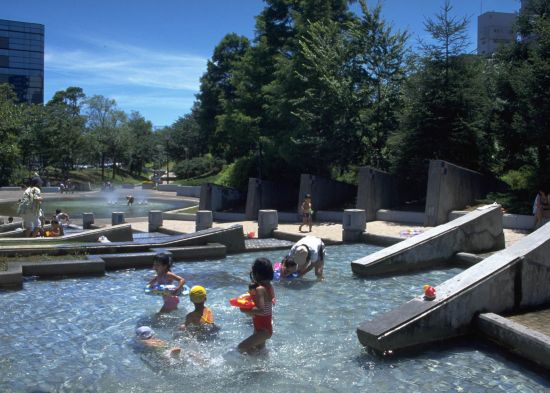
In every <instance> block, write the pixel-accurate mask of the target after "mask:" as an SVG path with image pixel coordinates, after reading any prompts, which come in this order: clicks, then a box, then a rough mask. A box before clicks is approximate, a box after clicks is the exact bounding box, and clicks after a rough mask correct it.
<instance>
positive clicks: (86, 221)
mask: <svg viewBox="0 0 550 393" xmlns="http://www.w3.org/2000/svg"><path fill="white" fill-rule="evenodd" d="M94 222H95V220H94V213H82V228H83V229H90V228H91V227H92V225H93V224H94Z"/></svg>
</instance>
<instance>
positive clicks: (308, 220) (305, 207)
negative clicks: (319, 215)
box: [298, 194, 313, 232]
mask: <svg viewBox="0 0 550 393" xmlns="http://www.w3.org/2000/svg"><path fill="white" fill-rule="evenodd" d="M300 211H301V213H302V223H301V224H300V227H299V228H298V230H299V231H300V232H302V227H303V226H304V225H307V226H309V232H311V226H312V217H311V216H312V215H313V205H312V204H311V195H310V194H306V196H305V197H304V201H303V202H302V205H301V206H300Z"/></svg>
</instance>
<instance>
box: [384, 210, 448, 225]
mask: <svg viewBox="0 0 550 393" xmlns="http://www.w3.org/2000/svg"><path fill="white" fill-rule="evenodd" d="M424 216H425V214H424V212H414V211H404V210H388V209H380V210H378V211H377V212H376V219H377V220H378V221H391V222H401V223H407V224H415V225H424ZM449 221H450V220H449Z"/></svg>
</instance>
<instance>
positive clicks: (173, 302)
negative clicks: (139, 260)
mask: <svg viewBox="0 0 550 393" xmlns="http://www.w3.org/2000/svg"><path fill="white" fill-rule="evenodd" d="M171 266H172V258H171V257H170V255H168V254H165V253H160V254H157V255H155V259H154V262H153V269H155V271H156V272H157V275H156V276H155V277H153V278H152V279H151V281H149V284H148V286H153V285H172V284H173V282H174V281H176V282H177V285H176V288H175V289H174V290H172V291H170V292H171V293H170V294H168V295H164V296H163V297H162V298H163V300H164V304H163V306H162V308H161V309H160V311H159V313H165V312H170V311H174V310H176V309H177V308H178V303H179V298H178V296H177V294H178V293H179V292H180V291H181V289H182V288H183V285H184V284H185V279H184V278H182V277H180V276H178V275H177V274H174V273H172V272H171V271H170V268H171Z"/></svg>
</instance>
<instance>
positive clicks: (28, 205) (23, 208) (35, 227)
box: [17, 176, 43, 237]
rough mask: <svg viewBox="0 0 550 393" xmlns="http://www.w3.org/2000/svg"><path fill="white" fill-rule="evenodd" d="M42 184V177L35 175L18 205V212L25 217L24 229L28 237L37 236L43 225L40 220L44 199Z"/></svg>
mask: <svg viewBox="0 0 550 393" xmlns="http://www.w3.org/2000/svg"><path fill="white" fill-rule="evenodd" d="M41 185H42V180H41V179H40V177H38V176H34V177H33V178H32V179H31V182H30V186H29V187H28V188H27V189H26V190H25V192H24V193H23V197H22V198H21V200H20V201H19V206H18V207H17V213H18V214H19V215H21V218H22V219H23V229H25V236H26V237H32V236H36V234H37V233H38V231H40V228H41V227H42V222H41V221H40V204H41V203H42V200H43V199H42V197H41V196H40V186H41Z"/></svg>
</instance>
